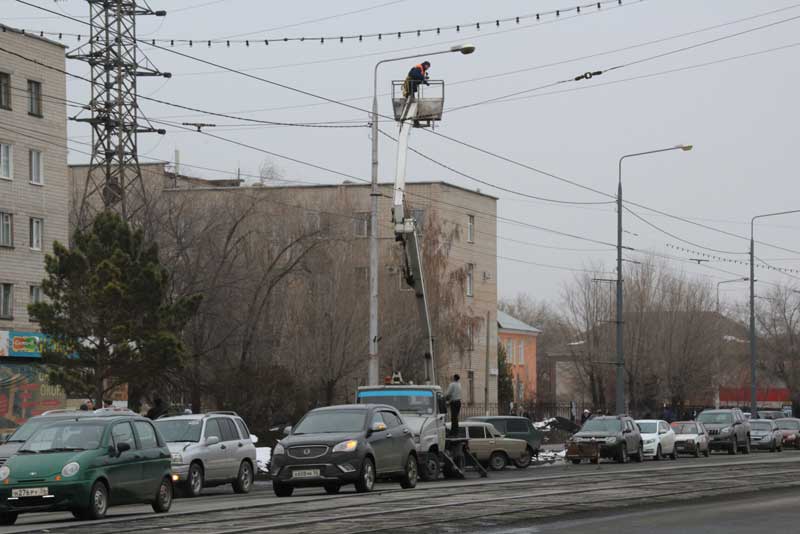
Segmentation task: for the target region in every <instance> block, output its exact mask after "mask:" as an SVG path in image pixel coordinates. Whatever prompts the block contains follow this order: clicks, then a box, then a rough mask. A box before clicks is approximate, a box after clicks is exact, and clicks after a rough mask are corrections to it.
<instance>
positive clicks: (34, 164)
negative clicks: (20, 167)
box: [28, 149, 44, 185]
mask: <svg viewBox="0 0 800 534" xmlns="http://www.w3.org/2000/svg"><path fill="white" fill-rule="evenodd" d="M28 163H29V166H30V179H31V183H32V184H36V185H44V157H43V156H42V151H41V150H33V149H31V151H30V152H28Z"/></svg>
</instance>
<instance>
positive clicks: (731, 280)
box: [717, 278, 750, 313]
mask: <svg viewBox="0 0 800 534" xmlns="http://www.w3.org/2000/svg"><path fill="white" fill-rule="evenodd" d="M748 280H750V279H749V278H732V279H730V280H723V281H722V282H717V313H719V286H720V284H730V283H731V282H747V281H748Z"/></svg>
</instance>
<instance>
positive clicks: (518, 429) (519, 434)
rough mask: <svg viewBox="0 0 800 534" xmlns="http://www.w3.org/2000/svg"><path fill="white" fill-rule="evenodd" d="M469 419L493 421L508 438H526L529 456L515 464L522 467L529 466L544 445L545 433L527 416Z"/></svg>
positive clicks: (471, 419) (470, 419) (493, 424)
mask: <svg viewBox="0 0 800 534" xmlns="http://www.w3.org/2000/svg"><path fill="white" fill-rule="evenodd" d="M468 421H483V422H485V423H491V424H492V426H494V427H495V428H496V429H497V430H498V432H500V433H501V434H503V435H504V436H505V437H507V438H513V439H521V440H524V441H525V442H526V443H527V444H528V446H527V458H523V459H521V460H519V461H518V462H514V465H516V466H517V467H520V468H524V467H528V466H529V465H530V463H531V459H532V458H533V456H535V455H537V454H539V448H540V447H541V446H542V438H543V437H544V433H542V431H541V430H537V429H535V428H534V427H533V423H531V422H530V420H529V419H528V418H527V417H515V416H510V415H495V416H486V417H470V418H469V419H468Z"/></svg>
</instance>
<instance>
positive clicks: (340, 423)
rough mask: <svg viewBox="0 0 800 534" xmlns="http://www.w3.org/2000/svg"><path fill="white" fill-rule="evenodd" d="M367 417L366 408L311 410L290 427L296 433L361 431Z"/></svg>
mask: <svg viewBox="0 0 800 534" xmlns="http://www.w3.org/2000/svg"><path fill="white" fill-rule="evenodd" d="M366 418H367V412H366V410H324V411H320V412H311V413H309V414H307V415H306V416H305V417H303V419H302V420H301V421H300V422H299V423H297V426H296V427H294V428H293V429H292V434H293V435H298V434H331V433H334V432H361V431H362V430H364V423H365V421H366Z"/></svg>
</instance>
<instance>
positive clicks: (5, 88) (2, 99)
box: [0, 72, 11, 109]
mask: <svg viewBox="0 0 800 534" xmlns="http://www.w3.org/2000/svg"><path fill="white" fill-rule="evenodd" d="M0 108H3V109H11V76H10V75H9V74H8V73H6V72H0Z"/></svg>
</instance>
